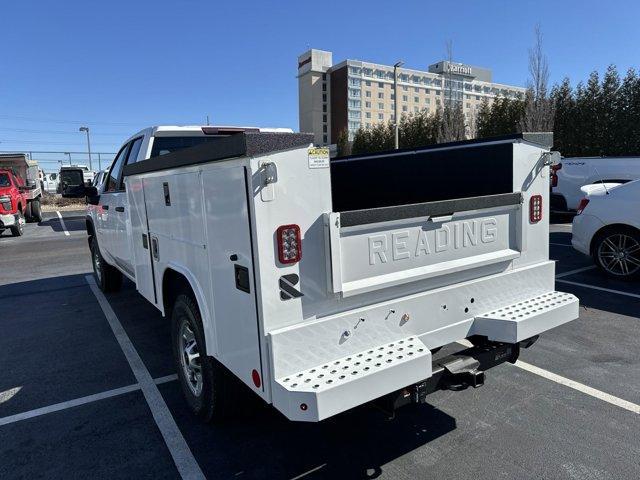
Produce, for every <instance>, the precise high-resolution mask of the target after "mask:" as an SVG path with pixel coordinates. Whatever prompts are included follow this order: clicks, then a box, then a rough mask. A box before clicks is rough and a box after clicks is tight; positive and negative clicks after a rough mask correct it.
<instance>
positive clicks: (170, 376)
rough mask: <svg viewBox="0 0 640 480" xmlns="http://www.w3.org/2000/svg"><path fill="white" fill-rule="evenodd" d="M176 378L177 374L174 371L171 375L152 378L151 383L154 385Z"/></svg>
mask: <svg viewBox="0 0 640 480" xmlns="http://www.w3.org/2000/svg"><path fill="white" fill-rule="evenodd" d="M177 379H178V375H176V374H175V373H174V374H173V375H167V376H166V377H159V378H154V379H153V383H155V384H156V385H162V384H163V383H168V382H173V381H174V380H177Z"/></svg>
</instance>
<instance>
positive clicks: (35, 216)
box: [29, 198, 42, 223]
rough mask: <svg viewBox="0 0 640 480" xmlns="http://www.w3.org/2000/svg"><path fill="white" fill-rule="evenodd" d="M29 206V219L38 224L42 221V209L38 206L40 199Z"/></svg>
mask: <svg viewBox="0 0 640 480" xmlns="http://www.w3.org/2000/svg"><path fill="white" fill-rule="evenodd" d="M29 205H31V219H32V220H33V221H34V222H38V223H40V222H41V221H42V207H41V204H40V199H39V198H37V199H35V200H34V201H32V202H30V203H29Z"/></svg>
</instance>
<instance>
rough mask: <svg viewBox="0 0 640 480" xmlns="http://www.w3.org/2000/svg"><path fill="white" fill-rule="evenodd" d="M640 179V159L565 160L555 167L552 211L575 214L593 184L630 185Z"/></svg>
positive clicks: (580, 158) (552, 186)
mask: <svg viewBox="0 0 640 480" xmlns="http://www.w3.org/2000/svg"><path fill="white" fill-rule="evenodd" d="M638 178H640V157H572V158H563V159H562V160H561V161H560V162H559V163H556V164H555V165H552V167H551V189H552V190H551V210H552V211H556V212H567V211H569V212H575V211H576V209H577V208H578V205H579V204H580V200H582V198H583V197H584V193H583V192H582V191H581V190H580V189H581V188H582V187H583V186H584V185H590V184H593V183H615V184H621V183H627V182H630V181H631V180H636V179H638Z"/></svg>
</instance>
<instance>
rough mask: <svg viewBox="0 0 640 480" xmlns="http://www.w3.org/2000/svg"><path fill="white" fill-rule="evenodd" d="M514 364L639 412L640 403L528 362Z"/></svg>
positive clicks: (617, 405)
mask: <svg viewBox="0 0 640 480" xmlns="http://www.w3.org/2000/svg"><path fill="white" fill-rule="evenodd" d="M515 366H516V367H519V368H521V369H523V370H526V371H527V372H531V373H535V374H536V375H539V376H541V377H543V378H546V379H547V380H551V381H553V382H556V383H559V384H561V385H565V386H567V387H569V388H573V389H574V390H578V391H579V392H582V393H586V394H587V395H590V396H592V397H595V398H597V399H599V400H602V401H603V402H607V403H610V404H612V405H615V406H616V407H620V408H624V409H625V410H629V411H630V412H633V413H638V414H640V405H637V404H635V403H631V402H629V401H627V400H623V399H622V398H619V397H614V396H613V395H610V394H608V393H605V392H603V391H602V390H597V389H595V388H592V387H589V386H587V385H584V384H582V383H579V382H576V381H574V380H571V379H569V378H566V377H562V376H560V375H556V374H555V373H552V372H550V371H548V370H544V369H542V368H540V367H536V366H535V365H531V364H530V363H527V362H523V361H522V360H517V361H516V363H515Z"/></svg>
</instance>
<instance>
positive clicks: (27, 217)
mask: <svg viewBox="0 0 640 480" xmlns="http://www.w3.org/2000/svg"><path fill="white" fill-rule="evenodd" d="M32 215H33V214H32V213H31V202H27V207H26V208H25V209H24V218H25V220H26V221H27V222H32V221H33V220H32V219H31V216H32Z"/></svg>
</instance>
